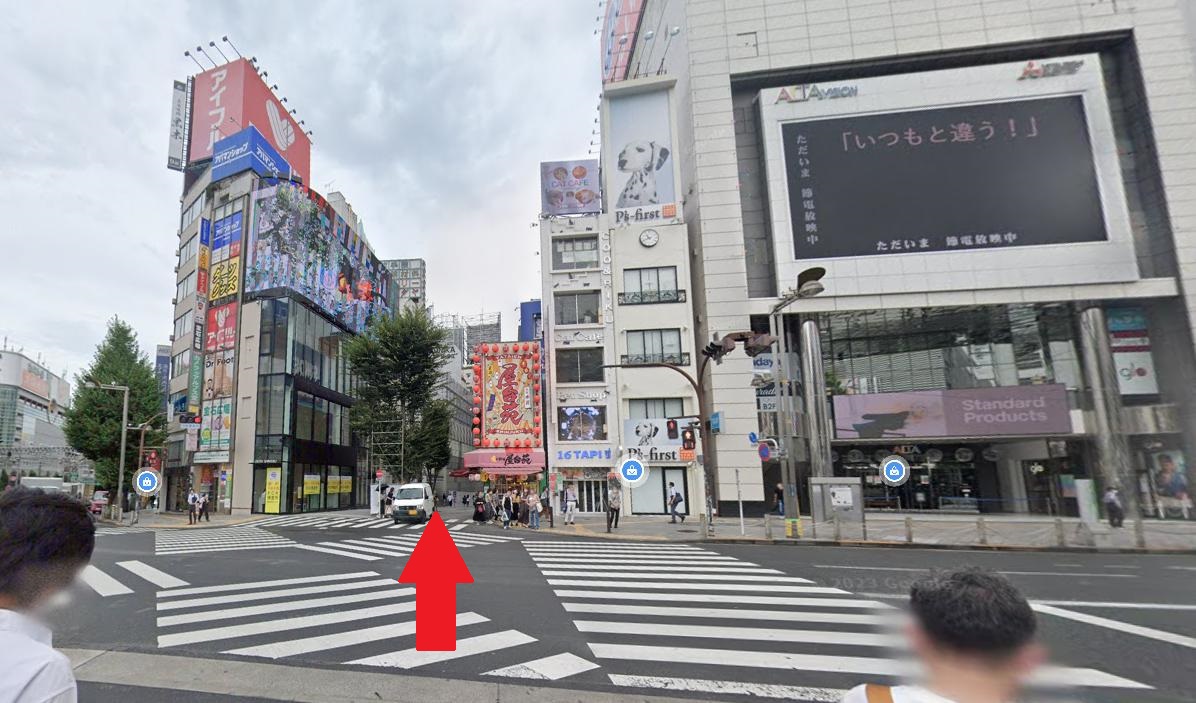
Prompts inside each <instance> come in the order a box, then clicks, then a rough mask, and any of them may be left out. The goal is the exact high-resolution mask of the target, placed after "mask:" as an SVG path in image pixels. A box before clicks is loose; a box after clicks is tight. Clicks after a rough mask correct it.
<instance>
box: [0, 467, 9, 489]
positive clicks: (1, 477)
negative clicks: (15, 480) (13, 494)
mask: <svg viewBox="0 0 1196 703" xmlns="http://www.w3.org/2000/svg"><path fill="white" fill-rule="evenodd" d="M5 488H8V469H0V491H2V490H4V489H5Z"/></svg>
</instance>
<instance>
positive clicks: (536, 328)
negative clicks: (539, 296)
mask: <svg viewBox="0 0 1196 703" xmlns="http://www.w3.org/2000/svg"><path fill="white" fill-rule="evenodd" d="M543 336H544V318H543V316H542V315H541V312H540V301H539V300H525V301H523V302H522V303H520V304H519V341H520V342H534V341H538V340H539V339H540V338H541V337H543Z"/></svg>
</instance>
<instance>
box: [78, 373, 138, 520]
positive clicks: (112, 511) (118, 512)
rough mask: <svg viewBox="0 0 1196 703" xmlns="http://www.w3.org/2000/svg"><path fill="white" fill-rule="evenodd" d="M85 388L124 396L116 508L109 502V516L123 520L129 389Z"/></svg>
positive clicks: (113, 386) (88, 383) (104, 385)
mask: <svg viewBox="0 0 1196 703" xmlns="http://www.w3.org/2000/svg"><path fill="white" fill-rule="evenodd" d="M83 385H85V386H87V387H89V388H101V389H103V390H106V391H120V392H121V393H123V394H124V401H123V402H122V404H121V411H120V468H119V469H118V473H117V478H116V506H115V507H113V505H112V501H111V500H110V501H108V516H109V517H112V518H113V519H115V520H118V521H119V520H122V519H123V518H124V510H122V508H123V507H124V504H123V502H122V501H123V500H124V495H123V493H124V490H125V431H126V430H127V428H128V426H129V387H128V386H120V385H117V384H115V383H96V382H95V381H86V382H84V384H83Z"/></svg>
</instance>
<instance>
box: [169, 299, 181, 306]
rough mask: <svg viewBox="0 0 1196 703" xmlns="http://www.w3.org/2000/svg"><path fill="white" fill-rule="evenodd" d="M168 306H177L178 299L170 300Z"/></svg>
mask: <svg viewBox="0 0 1196 703" xmlns="http://www.w3.org/2000/svg"><path fill="white" fill-rule="evenodd" d="M170 304H171V305H178V304H179V299H178V298H171V299H170Z"/></svg>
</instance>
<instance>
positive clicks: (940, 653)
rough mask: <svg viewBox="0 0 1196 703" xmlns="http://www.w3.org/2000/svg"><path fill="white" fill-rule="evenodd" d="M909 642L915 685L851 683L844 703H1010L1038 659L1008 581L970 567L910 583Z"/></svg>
mask: <svg viewBox="0 0 1196 703" xmlns="http://www.w3.org/2000/svg"><path fill="white" fill-rule="evenodd" d="M910 614H911V615H912V619H911V622H910V624H909V626H908V628H907V633H906V634H907V636H908V637H909V640H910V645H911V647H912V649H913V651H914V654H915V655H916V656H917V658H918V660H919V662H920V663H921V664H922V669H923V676H924V679H925V681H924V682H923V683H922V685H920V686H880V685H876V684H867V685H863V686H856V687H855V688H853V689H851V690H850V691H848V692H847V695H846V696H844V697H843V703H1009V702H1010V701H1013V700H1015V699H1016V697H1017V695H1018V693H1019V692H1020V690H1021V687H1022V683H1023V682H1024V681H1025V680H1026V678H1027V677H1029V676H1030V674H1031V673H1033V671H1034V670H1035V669H1036V668H1038V666H1039V665H1040V664H1041V663H1042V662H1043V659H1044V650H1043V648H1042V646H1041V645H1039V644H1037V643H1036V642H1035V640H1034V633H1035V630H1036V629H1037V621H1036V619H1035V616H1034V611H1033V610H1032V609H1031V608H1030V604H1029V603H1028V602H1027V601H1026V599H1025V597H1024V596H1022V594H1021V593H1019V592H1018V590H1017V587H1015V586H1014V585H1013V584H1012V583H1010V582H1009V579H1007V578H1005V577H1004V576H1001V575H999V574H994V573H991V572H988V571H984V570H982V569H978V568H975V567H971V568H965V569H959V570H957V571H950V572H947V573H943V574H936V575H934V576H931V577H929V578H927V579H923V580H921V581H918V582H917V583H915V584H914V585H913V587H912V588H911V589H910Z"/></svg>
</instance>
